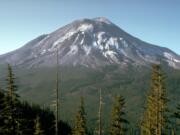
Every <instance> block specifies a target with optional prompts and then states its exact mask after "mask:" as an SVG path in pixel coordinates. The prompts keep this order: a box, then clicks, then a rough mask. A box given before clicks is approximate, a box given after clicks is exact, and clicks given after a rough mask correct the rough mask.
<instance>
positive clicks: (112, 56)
mask: <svg viewBox="0 0 180 135" xmlns="http://www.w3.org/2000/svg"><path fill="white" fill-rule="evenodd" d="M116 54H117V53H116V52H114V51H111V50H108V51H106V52H103V55H104V56H105V57H106V58H108V56H109V57H110V58H111V59H112V60H113V61H114V62H116V63H118V62H119V61H118V59H117V57H116Z"/></svg>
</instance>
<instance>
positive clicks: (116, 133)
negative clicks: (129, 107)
mask: <svg viewBox="0 0 180 135" xmlns="http://www.w3.org/2000/svg"><path fill="white" fill-rule="evenodd" d="M124 109H125V100H124V98H123V97H121V96H117V97H116V98H115V104H114V106H113V109H112V114H111V126H110V135H124V134H126V132H127V130H128V128H127V125H128V121H127V120H126V117H125V112H124Z"/></svg>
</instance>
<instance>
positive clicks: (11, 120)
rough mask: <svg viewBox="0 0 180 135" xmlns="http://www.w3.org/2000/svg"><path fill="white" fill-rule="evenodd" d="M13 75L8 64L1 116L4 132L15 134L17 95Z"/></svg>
mask: <svg viewBox="0 0 180 135" xmlns="http://www.w3.org/2000/svg"><path fill="white" fill-rule="evenodd" d="M16 91H17V86H16V85H15V77H14V74H13V71H12V68H11V66H10V65H9V64H8V75H7V91H6V92H7V93H6V95H5V97H4V104H5V108H4V110H3V116H4V119H5V124H4V134H6V135H16V134H17V132H18V124H19V123H18V122H19V121H18V107H17V104H18V97H19V96H18V95H17V93H16Z"/></svg>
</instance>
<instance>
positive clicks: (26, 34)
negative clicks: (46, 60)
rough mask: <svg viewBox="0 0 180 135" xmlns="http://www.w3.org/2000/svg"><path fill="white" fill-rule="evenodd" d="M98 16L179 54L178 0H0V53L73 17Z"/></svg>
mask: <svg viewBox="0 0 180 135" xmlns="http://www.w3.org/2000/svg"><path fill="white" fill-rule="evenodd" d="M100 16H103V17H107V18H108V19H110V20H111V21H112V22H114V23H115V24H117V25H118V26H119V27H121V28H122V29H124V30H125V31H127V32H128V33H130V34H132V35H134V36H136V37H138V38H140V39H142V40H144V41H147V42H150V43H152V44H156V45H159V46H164V47H168V48H170V49H172V50H173V51H175V52H176V53H178V54H180V0H0V54H3V53H6V52H9V51H12V50H14V49H17V48H19V47H21V46H23V45H24V44H25V43H27V42H28V41H30V40H32V39H34V38H36V37H37V36H39V35H41V34H45V33H50V32H52V31H54V30H56V29H58V28H60V27H62V26H63V25H65V24H67V23H70V22H72V21H73V20H76V19H82V18H95V17H100Z"/></svg>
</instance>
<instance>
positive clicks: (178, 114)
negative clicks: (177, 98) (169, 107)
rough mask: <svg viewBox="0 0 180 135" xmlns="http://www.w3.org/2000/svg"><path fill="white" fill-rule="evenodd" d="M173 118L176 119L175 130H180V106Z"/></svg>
mask: <svg viewBox="0 0 180 135" xmlns="http://www.w3.org/2000/svg"><path fill="white" fill-rule="evenodd" d="M173 117H174V118H175V124H174V129H176V130H180V104H178V105H177V107H176V112H175V113H174V115H173ZM174 132H175V131H174Z"/></svg>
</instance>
